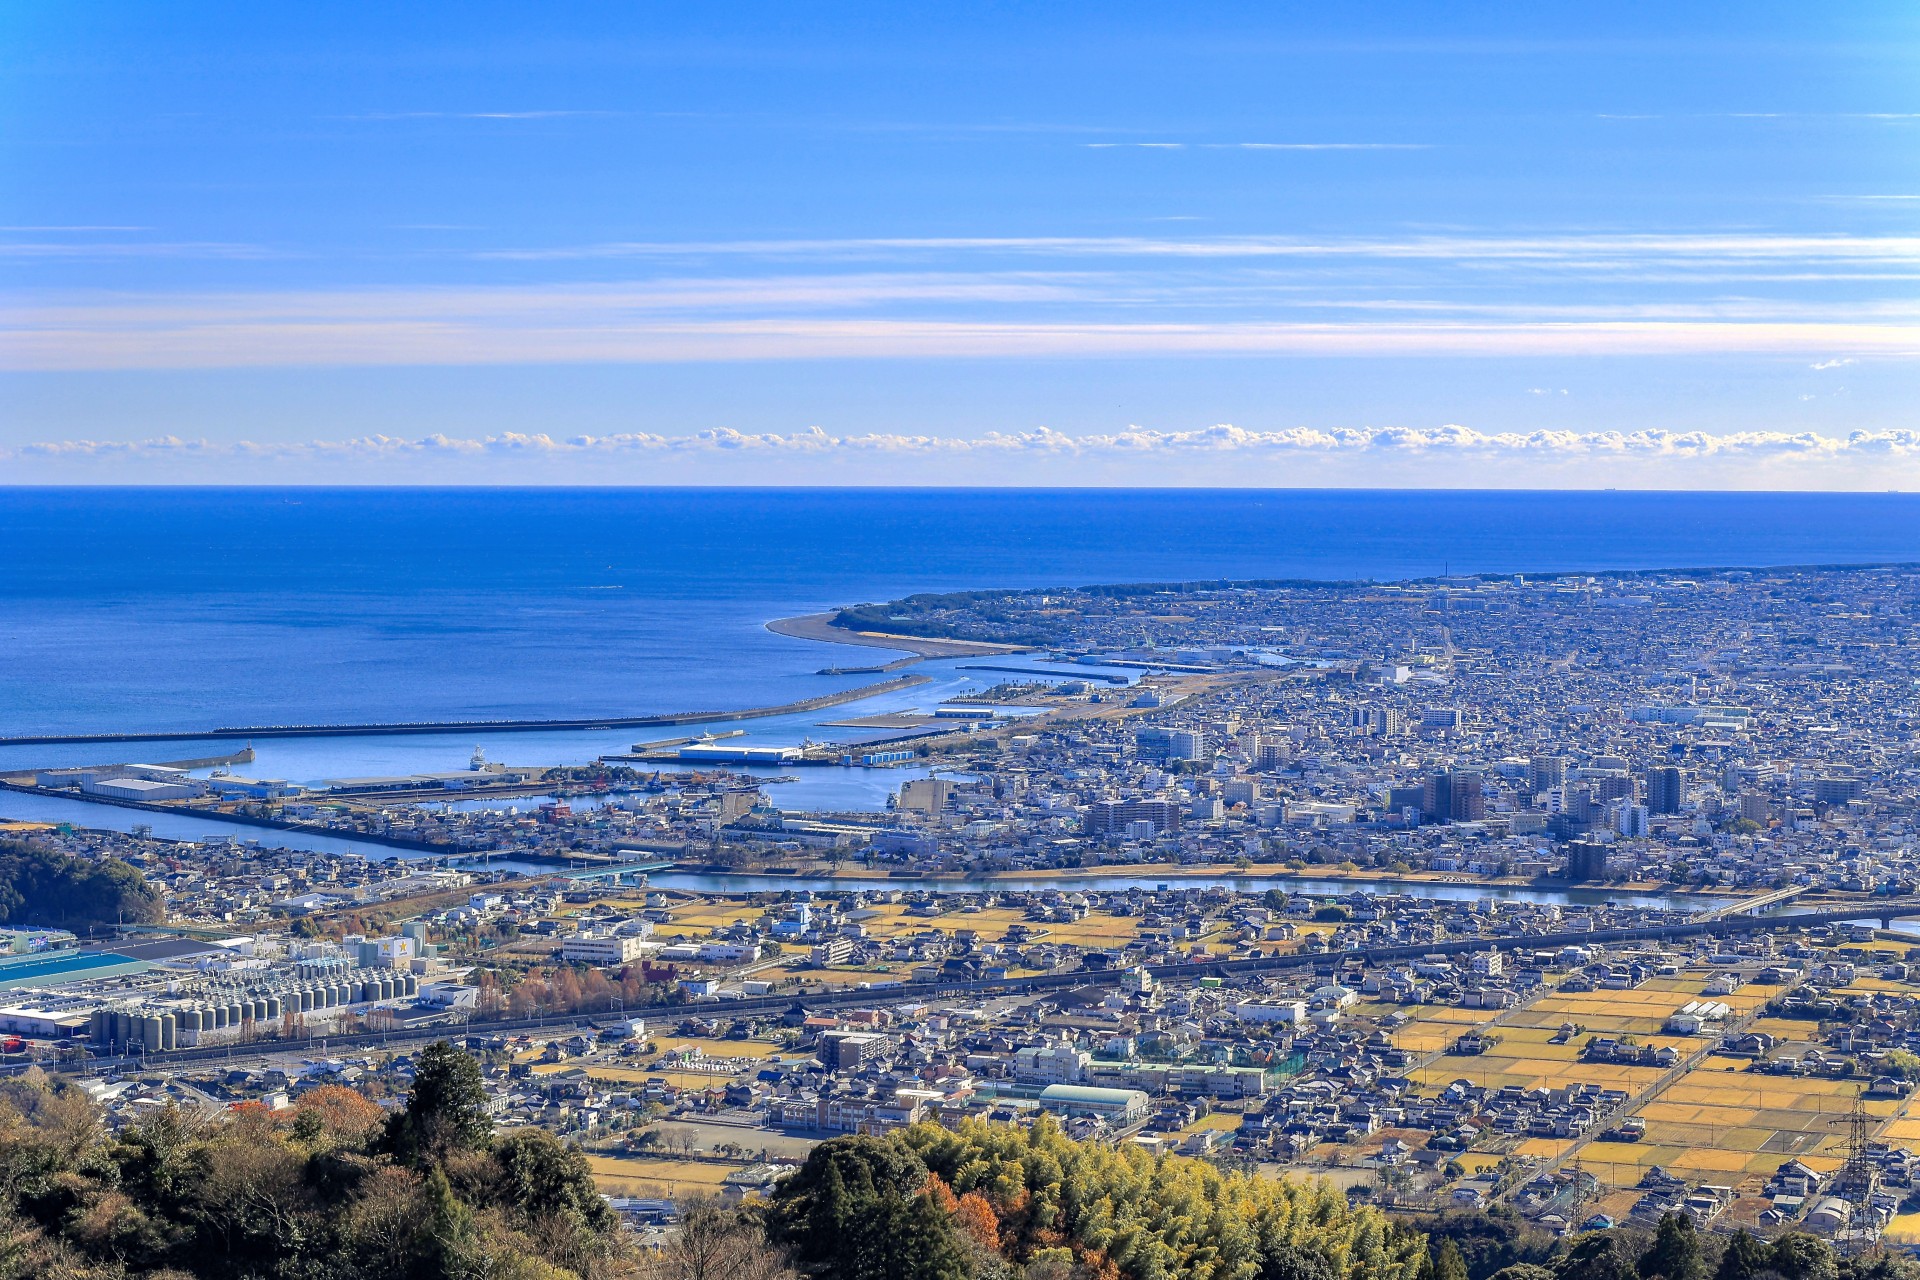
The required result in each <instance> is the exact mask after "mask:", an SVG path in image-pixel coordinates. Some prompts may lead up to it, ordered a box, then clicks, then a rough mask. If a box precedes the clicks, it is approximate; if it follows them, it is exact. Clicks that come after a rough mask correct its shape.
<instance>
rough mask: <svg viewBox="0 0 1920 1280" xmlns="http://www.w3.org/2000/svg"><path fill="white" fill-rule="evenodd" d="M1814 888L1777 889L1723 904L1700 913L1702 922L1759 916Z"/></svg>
mask: <svg viewBox="0 0 1920 1280" xmlns="http://www.w3.org/2000/svg"><path fill="white" fill-rule="evenodd" d="M1812 891H1813V886H1812V885H1808V884H1795V885H1788V886H1787V887H1786V888H1784V889H1775V890H1774V891H1773V892H1772V893H1763V894H1761V895H1760V896H1759V897H1757V898H1740V899H1738V900H1736V901H1733V902H1726V903H1722V904H1721V905H1720V906H1717V907H1710V908H1708V909H1707V910H1705V911H1701V912H1698V913H1697V914H1696V918H1697V919H1700V920H1724V919H1726V918H1727V917H1728V916H1757V915H1759V914H1760V913H1762V912H1764V911H1770V910H1772V909H1773V908H1775V907H1778V906H1781V905H1783V904H1785V903H1788V902H1792V901H1793V900H1794V899H1795V898H1798V897H1799V896H1801V895H1802V894H1805V893H1811V892H1812Z"/></svg>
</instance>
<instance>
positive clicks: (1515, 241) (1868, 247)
mask: <svg viewBox="0 0 1920 1280" xmlns="http://www.w3.org/2000/svg"><path fill="white" fill-rule="evenodd" d="M925 253H959V254H991V253H1000V254H1019V255H1056V256H1061V257H1069V256H1072V257H1113V258H1130V257H1131V258H1202V259H1204V258H1217V259H1222V260H1226V259H1235V258H1244V259H1262V258H1277V259H1287V258H1297V259H1310V258H1325V259H1352V260H1361V259H1375V260H1381V261H1388V260H1398V261H1415V260H1426V261H1447V262H1462V263H1485V262H1490V261H1499V262H1530V263H1537V264H1557V265H1563V266H1581V265H1601V264H1606V265H1609V266H1618V265H1627V266H1632V265H1640V264H1650V263H1654V262H1659V263H1663V264H1674V263H1683V264H1686V263H1691V264H1699V265H1712V264H1725V263H1754V262H1772V263H1791V262H1799V263H1834V262H1841V263H1851V264H1863V265H1872V264H1888V263H1891V264H1897V265H1901V266H1906V267H1920V236H1854V235H1839V234H1835V235H1772V234H1754V233H1747V234H1742V233H1621V234H1614V235H1605V234H1582V235H1551V234H1545V235H1486V236H1473V235H1430V236H1407V237H1399V238H1373V239H1365V238H1354V239H1343V240H1335V239H1318V238H1307V237H1292V236H1219V237H1211V238H1205V239H1200V238H1191V237H1189V238H1179V239H1170V238H1164V237H1146V236H875V237H861V238H848V239H787V240H705V241H679V242H675V241H649V240H634V241H609V242H602V243H597V244H585V245H556V246H549V247H544V248H525V249H493V250H483V251H480V252H479V253H478V254H476V256H477V257H479V258H482V259H501V260H507V261H541V260H565V259H575V258H577V259H590V258H671V257H725V256H733V257H769V258H772V257H815V258H859V257H881V256H889V255H902V254H925Z"/></svg>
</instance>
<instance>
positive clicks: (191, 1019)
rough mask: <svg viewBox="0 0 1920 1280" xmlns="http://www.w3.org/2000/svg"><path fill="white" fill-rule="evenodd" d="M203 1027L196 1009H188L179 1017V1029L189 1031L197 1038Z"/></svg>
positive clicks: (198, 1011)
mask: <svg viewBox="0 0 1920 1280" xmlns="http://www.w3.org/2000/svg"><path fill="white" fill-rule="evenodd" d="M204 1025H205V1024H204V1023H203V1022H202V1020H201V1018H200V1010H198V1009H189V1010H187V1011H186V1012H185V1013H183V1014H181V1015H180V1029H181V1030H182V1031H191V1032H192V1033H193V1034H194V1035H196V1036H197V1035H199V1034H200V1032H201V1029H202V1027H203V1026H204Z"/></svg>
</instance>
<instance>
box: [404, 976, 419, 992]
mask: <svg viewBox="0 0 1920 1280" xmlns="http://www.w3.org/2000/svg"><path fill="white" fill-rule="evenodd" d="M406 981H407V994H408V995H410V996H417V995H419V994H420V979H418V978H416V977H415V976H414V975H412V974H408V975H407V979H406Z"/></svg>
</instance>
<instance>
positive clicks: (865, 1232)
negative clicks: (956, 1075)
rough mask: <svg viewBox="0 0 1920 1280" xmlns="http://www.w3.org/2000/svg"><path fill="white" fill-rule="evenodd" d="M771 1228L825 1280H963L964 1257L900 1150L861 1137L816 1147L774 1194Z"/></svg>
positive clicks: (922, 1177) (923, 1179)
mask: <svg viewBox="0 0 1920 1280" xmlns="http://www.w3.org/2000/svg"><path fill="white" fill-rule="evenodd" d="M768 1228H769V1232H770V1234H771V1235H772V1236H773V1238H774V1239H775V1240H776V1241H778V1242H780V1243H782V1244H785V1245H788V1246H790V1247H791V1248H792V1249H793V1251H794V1257H795V1259H796V1261H798V1262H799V1263H800V1265H801V1266H802V1267H804V1268H805V1269H806V1270H807V1271H809V1272H811V1273H812V1274H814V1275H816V1276H820V1277H823V1280H962V1278H963V1277H965V1276H967V1275H968V1273H969V1267H968V1263H967V1257H968V1250H967V1248H966V1246H965V1245H964V1243H963V1242H962V1241H961V1239H960V1236H959V1231H958V1228H957V1227H956V1226H955V1224H954V1221H953V1219H952V1218H950V1217H949V1216H948V1215H947V1214H946V1213H945V1212H943V1211H942V1210H941V1209H940V1208H939V1207H938V1206H937V1205H936V1204H935V1203H934V1200H933V1197H932V1195H931V1194H930V1193H929V1191H928V1178H927V1166H926V1164H925V1163H924V1162H922V1161H921V1159H920V1157H919V1156H917V1155H915V1154H914V1153H913V1152H912V1151H911V1150H909V1149H908V1148H907V1147H906V1146H905V1145H904V1144H902V1143H900V1142H898V1141H896V1140H889V1139H882V1138H870V1137H864V1136H857V1137H849V1138H835V1139H833V1140H832V1141H831V1142H825V1143H822V1144H821V1145H819V1146H818V1147H815V1148H814V1149H813V1151H812V1153H811V1154H810V1155H809V1156H808V1157H807V1162H806V1164H804V1165H802V1166H801V1168H800V1170H799V1171H798V1172H797V1173H795V1174H794V1175H793V1176H792V1177H791V1178H788V1179H787V1180H786V1181H785V1182H784V1183H782V1184H781V1185H780V1187H779V1188H778V1189H777V1190H776V1191H775V1192H774V1194H773V1201H772V1204H771V1206H770V1207H769V1214H768Z"/></svg>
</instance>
